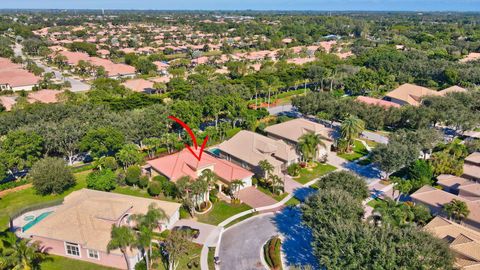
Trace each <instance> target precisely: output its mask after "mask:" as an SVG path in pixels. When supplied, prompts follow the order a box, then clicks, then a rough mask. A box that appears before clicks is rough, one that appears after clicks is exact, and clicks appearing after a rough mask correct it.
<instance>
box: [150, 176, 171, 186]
mask: <svg viewBox="0 0 480 270" xmlns="http://www.w3.org/2000/svg"><path fill="white" fill-rule="evenodd" d="M152 180H153V181H157V182H160V183H161V184H163V183H164V182H168V179H167V178H166V177H165V176H163V175H156V176H154V177H153V178H152Z"/></svg>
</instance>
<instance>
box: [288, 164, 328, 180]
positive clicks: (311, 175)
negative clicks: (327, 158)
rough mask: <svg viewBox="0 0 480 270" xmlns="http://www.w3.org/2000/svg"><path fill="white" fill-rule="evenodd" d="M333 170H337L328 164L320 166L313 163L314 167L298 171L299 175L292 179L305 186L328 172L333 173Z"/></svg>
mask: <svg viewBox="0 0 480 270" xmlns="http://www.w3.org/2000/svg"><path fill="white" fill-rule="evenodd" d="M335 169H337V168H336V167H335V166H332V165H330V164H322V163H318V162H315V165H313V166H309V167H306V168H302V169H300V175H299V176H297V177H293V179H294V180H295V181H297V182H299V183H300V184H306V183H308V182H310V181H312V180H314V179H316V178H319V177H321V176H323V175H325V174H327V173H329V172H332V171H334V170H335Z"/></svg>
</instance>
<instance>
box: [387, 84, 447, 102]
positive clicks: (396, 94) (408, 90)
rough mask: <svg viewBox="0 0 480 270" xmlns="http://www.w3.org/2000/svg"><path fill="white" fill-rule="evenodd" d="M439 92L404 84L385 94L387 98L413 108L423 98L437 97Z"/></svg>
mask: <svg viewBox="0 0 480 270" xmlns="http://www.w3.org/2000/svg"><path fill="white" fill-rule="evenodd" d="M438 95H440V94H439V92H437V91H435V90H432V89H428V88H426V87H423V86H418V85H414V84H409V83H405V84H402V85H400V86H399V87H398V88H396V89H394V90H392V91H390V92H389V93H387V95H386V96H387V97H390V98H395V99H398V100H401V101H403V102H406V103H408V104H410V105H413V106H418V105H420V103H421V100H422V98H423V97H425V96H438Z"/></svg>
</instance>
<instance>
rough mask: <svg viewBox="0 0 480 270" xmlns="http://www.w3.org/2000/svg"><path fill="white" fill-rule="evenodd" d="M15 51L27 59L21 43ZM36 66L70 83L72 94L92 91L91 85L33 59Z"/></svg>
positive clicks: (16, 54) (17, 44) (16, 46)
mask: <svg viewBox="0 0 480 270" xmlns="http://www.w3.org/2000/svg"><path fill="white" fill-rule="evenodd" d="M13 51H14V54H15V56H21V57H22V58H25V55H24V54H23V52H22V45H21V44H19V43H15V46H14V47H13ZM33 60H34V62H35V64H37V66H39V67H41V68H43V69H44V70H45V72H53V73H54V74H55V79H57V80H60V81H63V80H65V81H68V82H70V84H71V85H72V87H71V88H70V91H72V92H81V91H87V90H90V85H89V84H87V83H84V82H82V81H80V80H77V79H74V78H71V77H65V76H63V74H62V73H61V72H60V71H57V70H54V69H52V68H51V67H49V66H47V65H45V64H43V63H42V62H41V61H40V60H38V59H33Z"/></svg>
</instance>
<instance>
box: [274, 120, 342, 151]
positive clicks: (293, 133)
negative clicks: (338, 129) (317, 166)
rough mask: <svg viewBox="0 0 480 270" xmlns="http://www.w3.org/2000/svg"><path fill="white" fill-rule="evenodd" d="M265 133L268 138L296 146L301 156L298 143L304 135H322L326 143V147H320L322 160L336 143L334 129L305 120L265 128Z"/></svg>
mask: <svg viewBox="0 0 480 270" xmlns="http://www.w3.org/2000/svg"><path fill="white" fill-rule="evenodd" d="M265 132H266V133H267V136H268V137H270V138H272V139H276V140H283V141H285V142H286V143H287V144H289V145H291V146H294V147H295V148H296V149H297V152H298V155H300V154H301V153H300V151H298V142H299V140H300V138H301V137H302V135H304V134H307V133H309V132H313V133H315V134H317V135H320V137H322V141H323V142H324V143H325V147H322V146H319V151H318V156H317V158H321V157H323V156H324V155H327V154H328V152H329V149H330V147H331V146H332V144H333V141H334V139H333V138H334V137H335V131H334V130H333V129H331V128H329V127H326V126H324V125H322V124H319V123H315V122H312V121H309V120H306V119H303V118H296V119H293V120H290V121H286V122H283V123H280V124H276V125H272V126H269V127H267V128H265Z"/></svg>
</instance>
